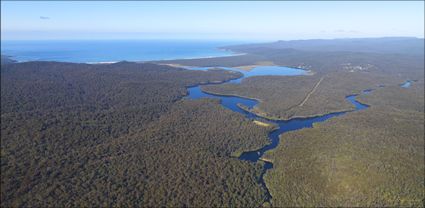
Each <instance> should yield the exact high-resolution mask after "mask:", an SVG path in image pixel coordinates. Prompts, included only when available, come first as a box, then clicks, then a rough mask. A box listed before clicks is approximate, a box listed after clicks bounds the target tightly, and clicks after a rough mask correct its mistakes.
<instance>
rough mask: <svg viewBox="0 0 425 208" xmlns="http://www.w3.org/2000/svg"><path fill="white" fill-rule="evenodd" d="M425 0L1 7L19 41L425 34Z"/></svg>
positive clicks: (7, 35)
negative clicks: (414, 0)
mask: <svg viewBox="0 0 425 208" xmlns="http://www.w3.org/2000/svg"><path fill="white" fill-rule="evenodd" d="M423 8H424V2H423V1H416V2H401V1H400V2H395V1H391V2H383V1H379V2H370V1H357V2H333V1H328V2H308V1H301V2H276V1H274V2H252V1H251V2H241V1H236V2H224V1H220V2H211V1H209V2H193V1H190V2H164V1H162V2H143V1H142V2H113V1H108V2H100V1H96V2H81V1H78V2H71V1H65V2H52V1H48V2H4V1H2V2H1V37H2V40H12V39H27V40H34V39H229V40H230V39H240V40H278V39H279V40H291V39H311V38H347V37H383V36H414V37H423V36H424V9H423Z"/></svg>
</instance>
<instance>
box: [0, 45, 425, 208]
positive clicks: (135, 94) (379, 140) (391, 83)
mask: <svg viewBox="0 0 425 208" xmlns="http://www.w3.org/2000/svg"><path fill="white" fill-rule="evenodd" d="M315 41H317V40H315ZM421 41H422V42H421ZM365 44H366V45H368V48H367V49H362V48H360V49H359V47H356V45H365ZM383 44H384V45H386V47H381V46H382V45H383ZM412 44H413V45H414V46H412ZM417 44H422V45H417ZM307 46H308V44H307V43H306V42H305V41H301V42H297V41H294V42H290V43H288V42H286V41H279V42H276V43H270V44H252V45H245V46H230V47H226V48H228V49H232V50H234V51H236V52H240V53H244V54H245V55H238V56H231V57H217V58H204V59H185V60H171V61H159V62H152V63H131V62H119V63H115V64H72V63H59V62H26V63H13V61H10V62H6V61H5V62H4V63H3V57H2V66H1V152H0V153H1V174H2V177H1V206H2V207H9V206H36V207H57V206H61V207H62V206H97V207H98V206H144V207H146V206H148V207H152V206H155V207H156V206H169V207H176V206H179V207H188V206H192V207H206V206H213V207H259V206H262V205H268V204H264V201H265V198H266V196H267V192H266V191H267V190H265V189H264V188H263V186H261V185H260V184H259V183H258V182H259V181H258V180H259V177H260V175H261V174H262V171H263V170H262V168H263V166H262V165H261V162H260V163H250V162H246V161H242V160H239V159H237V158H235V157H233V156H234V155H237V154H238V153H241V152H243V151H246V150H252V149H258V148H260V147H262V146H263V145H265V144H267V143H268V142H269V140H268V138H267V133H268V132H269V131H270V130H271V129H272V128H273V127H272V126H269V127H264V126H260V125H256V124H255V123H254V122H252V121H250V120H247V119H245V118H244V117H243V116H242V115H240V114H238V113H235V112H232V111H229V110H227V109H225V108H223V107H221V106H220V101H218V100H214V99H201V100H190V99H184V98H183V97H184V96H185V95H187V87H188V86H193V85H197V84H200V83H203V84H206V83H219V82H224V81H226V80H230V79H235V78H239V77H241V76H242V74H241V73H238V72H231V71H225V70H209V71H191V70H185V69H182V68H176V67H171V66H166V65H160V64H164V63H166V64H180V65H188V66H217V67H220V66H228V67H240V66H247V65H255V64H258V63H265V62H268V63H274V64H276V65H282V66H290V67H291V66H292V67H299V68H305V69H309V70H311V71H312V73H311V74H310V75H306V76H293V77H285V76H258V77H249V78H246V79H243V80H242V82H241V83H240V84H231V83H226V84H218V85H208V86H207V85H206V86H203V87H202V89H203V90H205V91H208V92H212V93H218V94H225V95H240V96H243V97H249V98H255V99H258V100H259V101H260V103H259V105H258V106H255V107H254V108H253V109H250V110H251V111H253V112H255V113H257V114H261V115H263V116H265V117H272V118H280V119H289V118H293V117H310V116H314V115H319V114H326V113H329V112H336V111H346V110H352V109H354V107H353V106H352V105H351V104H350V103H349V102H347V101H346V99H345V97H346V96H347V95H351V94H358V93H360V92H361V91H362V90H366V89H374V90H373V91H371V92H370V93H368V94H364V95H363V94H362V95H359V96H358V100H359V101H360V102H362V103H364V104H367V105H369V106H370V108H368V109H366V110H363V111H358V112H350V113H347V114H345V115H343V116H340V117H337V118H332V119H330V120H328V121H326V122H324V123H320V124H315V125H314V127H313V128H310V129H302V130H299V131H294V132H289V133H284V134H282V135H281V136H280V138H281V143H280V144H279V145H278V147H277V148H276V149H274V150H272V151H271V152H266V154H265V156H264V159H268V160H270V161H271V162H272V163H273V169H270V170H269V171H268V172H266V174H265V177H264V179H265V183H266V186H267V189H268V190H269V193H270V194H271V196H272V199H271V201H270V203H271V205H272V206H278V207H295V206H297V207H311V206H334V207H335V206H349V207H365V206H391V207H392V206H423V203H424V199H425V193H424V190H425V189H424V183H423V177H424V171H425V167H424V159H423V158H424V149H423V147H424V137H423V135H424V57H423V55H421V54H420V52H418V50H416V47H419V48H420V47H422V51H423V39H419V40H416V39H379V40H375V41H374V40H373V39H365V40H361V39H359V40H356V41H354V43H353V42H352V41H348V40H345V41H336V42H335V44H331V43H330V42H328V41H317V42H312V44H311V47H307ZM313 46H314V47H313ZM323 47H325V48H327V50H320V48H323ZM397 47H399V48H398V49H397ZM406 48H412V50H410V51H406V50H405V49H406ZM340 49H344V50H340ZM394 51H398V53H394ZM5 58H7V57H5ZM157 63H160V64H157ZM406 80H413V81H414V82H412V85H411V86H410V87H409V88H402V87H400V84H401V83H403V82H404V81H406Z"/></svg>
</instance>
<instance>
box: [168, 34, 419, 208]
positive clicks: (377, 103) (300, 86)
mask: <svg viewBox="0 0 425 208" xmlns="http://www.w3.org/2000/svg"><path fill="white" fill-rule="evenodd" d="M310 43H311V45H310ZM423 43H424V42H423V39H414V38H407V39H404V38H396V39H358V40H336V41H335V42H332V41H318V40H312V41H291V42H284V41H281V42H277V43H270V44H253V45H244V46H234V47H226V48H228V49H232V50H235V51H237V52H243V53H247V55H242V56H238V57H234V59H232V58H231V57H226V58H214V59H197V60H184V61H177V62H174V63H180V64H183V65H199V66H220V65H221V66H238V63H237V62H238V61H240V62H239V63H240V64H239V65H251V64H255V63H256V62H259V61H272V62H274V63H275V64H277V65H282V66H293V67H300V68H305V69H310V70H313V72H314V74H313V75H310V76H298V77H272V76H263V77H250V78H247V79H244V80H243V81H242V83H241V84H240V85H236V84H223V85H216V86H205V87H203V89H205V90H206V91H209V92H213V93H219V94H229V95H241V96H244V97H251V98H256V99H259V100H260V101H261V103H260V104H259V106H257V107H256V108H255V109H254V110H253V111H255V112H256V113H258V114H263V115H265V116H267V117H278V118H283V119H288V118H291V117H306V116H314V115H318V114H326V113H329V112H337V111H345V110H350V109H354V107H353V106H351V105H350V104H349V103H348V102H346V101H345V99H344V98H345V96H347V95H350V94H355V93H359V92H360V91H361V90H365V89H376V90H375V91H373V92H372V93H370V94H367V95H362V96H360V97H359V100H360V101H361V102H363V103H365V104H368V105H370V106H371V107H370V108H368V109H367V110H364V111H359V112H353V113H347V114H345V115H344V116H341V117H338V118H334V119H330V120H329V121H326V122H324V123H323V124H319V125H315V127H314V128H312V129H304V130H300V131H296V132H290V133H287V134H283V135H282V136H281V140H282V143H280V145H279V146H278V148H276V149H275V150H273V151H272V152H271V153H268V154H266V156H265V157H266V159H270V160H271V161H273V164H274V168H273V169H272V170H270V172H267V173H266V176H265V181H266V184H267V186H268V189H269V190H270V193H271V195H272V197H273V198H272V201H271V203H272V205H273V206H281V207H294V206H299V207H311V206H348V207H364V206H389V207H393V206H423V204H424V202H425V193H424V191H425V185H424V176H425V175H424V170H425V168H424V166H425V165H424V159H423V158H424V155H425V154H424V56H423V51H424V45H423ZM363 46H367V47H363ZM232 60H233V61H234V62H232ZM220 61H222V63H220ZM406 80H416V82H414V83H413V84H412V86H411V87H410V88H401V87H400V86H399V84H401V83H403V82H404V81H406ZM382 86H384V87H382Z"/></svg>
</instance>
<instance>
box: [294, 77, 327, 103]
mask: <svg viewBox="0 0 425 208" xmlns="http://www.w3.org/2000/svg"><path fill="white" fill-rule="evenodd" d="M324 78H325V77H322V78H320V80H319V81H318V82H317V83H316V85H315V86H314V88H313V90H311V91H310V92H309V93H308V94H307V96H306V97H305V98H304V100H303V101H302V102H301V104H299V105H298V106H299V107H302V106H303V105H304V103H305V102H307V100H308V98H310V95H312V94H313V93H314V91H316V89H317V87H319V84H320V83H321V82H322V81H323V79H324Z"/></svg>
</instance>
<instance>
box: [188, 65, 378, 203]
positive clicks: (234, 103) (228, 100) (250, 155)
mask: <svg viewBox="0 0 425 208" xmlns="http://www.w3.org/2000/svg"><path fill="white" fill-rule="evenodd" d="M220 68H222V67H220ZM285 68H286V69H287V67H285ZM192 69H193V68H192ZM203 69H204V68H202V70H203ZM225 69H227V70H229V69H231V68H225ZM195 70H196V69H195ZM274 70H275V69H274ZM296 70H299V69H296ZM291 72H292V71H291ZM244 75H245V73H244ZM262 75H265V74H262ZM269 75H275V74H273V73H272V74H269ZM279 75H281V76H282V73H281V74H279ZM291 75H296V74H294V73H291ZM291 75H289V76H291ZM254 76H255V75H254ZM245 77H247V76H244V77H241V78H239V79H235V80H231V81H228V82H230V83H240V81H241V80H242V79H243V78H245ZM370 91H372V90H371V89H367V90H364V91H363V92H362V93H365V94H367V93H369V92H370ZM356 97H357V95H349V96H347V97H346V100H347V101H349V102H350V103H352V104H353V105H354V106H355V110H352V111H358V110H362V109H365V108H368V107H369V106H367V105H365V104H362V103H360V102H358V101H356ZM186 98H189V99H201V98H216V99H220V100H221V105H222V106H223V107H225V108H227V109H229V110H231V111H234V112H237V113H240V114H242V115H244V116H245V117H246V118H248V119H261V120H265V121H267V122H269V123H272V124H275V125H276V126H277V128H276V129H274V130H273V131H271V132H269V134H268V137H269V139H270V143H269V144H267V145H265V146H263V147H262V148H260V149H258V150H255V151H249V152H244V153H242V154H241V155H240V156H239V159H240V160H245V161H249V162H253V163H256V162H258V161H259V160H261V157H262V156H263V155H264V153H265V152H267V151H269V150H272V149H274V148H276V147H277V145H278V144H279V135H281V134H283V133H285V132H289V131H295V130H299V129H302V128H311V127H313V124H314V123H317V122H323V121H326V120H328V119H330V118H333V117H336V116H341V115H343V114H345V113H348V112H352V111H345V112H338V113H330V114H326V115H323V116H316V117H311V118H294V119H290V120H272V119H268V118H264V117H261V116H258V115H256V114H253V113H251V112H249V111H246V110H243V109H242V108H240V107H239V106H238V104H242V105H244V106H246V107H248V108H249V109H251V108H253V107H254V106H255V105H257V104H258V101H257V100H254V99H248V98H242V97H237V96H223V95H215V94H211V93H206V92H203V91H202V90H201V87H200V85H198V86H194V87H189V88H188V95H187V97H186ZM263 162H264V166H263V171H262V173H261V176H260V178H259V179H258V183H260V184H261V185H262V186H263V188H264V189H265V190H266V191H267V198H266V201H268V202H270V199H271V195H270V193H269V191H268V189H267V186H266V184H265V182H264V179H263V176H264V174H265V173H266V172H267V170H269V169H272V168H273V164H272V163H271V162H268V161H263Z"/></svg>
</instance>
